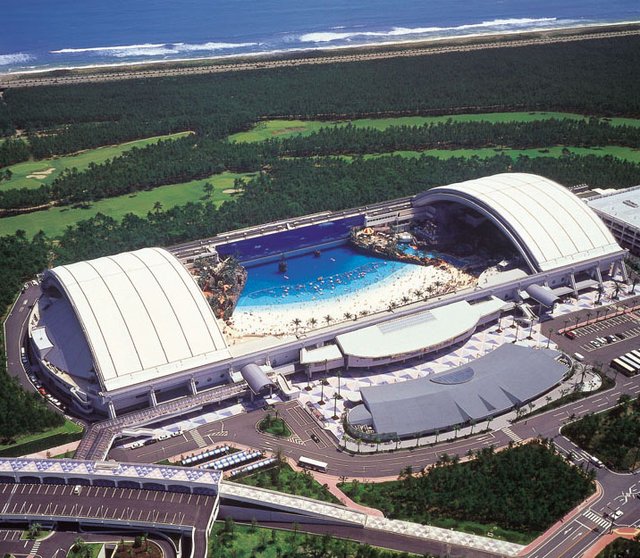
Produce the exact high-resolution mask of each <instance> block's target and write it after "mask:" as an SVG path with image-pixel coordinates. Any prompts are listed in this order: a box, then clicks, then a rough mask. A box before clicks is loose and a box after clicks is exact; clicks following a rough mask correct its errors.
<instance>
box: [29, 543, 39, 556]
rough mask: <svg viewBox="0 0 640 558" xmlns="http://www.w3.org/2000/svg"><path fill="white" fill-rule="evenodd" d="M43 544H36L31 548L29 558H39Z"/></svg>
mask: <svg viewBox="0 0 640 558" xmlns="http://www.w3.org/2000/svg"><path fill="white" fill-rule="evenodd" d="M41 544H42V541H36V542H34V543H33V546H32V547H31V550H30V551H29V554H28V556H27V558H35V557H36V556H38V549H39V548H40V545H41Z"/></svg>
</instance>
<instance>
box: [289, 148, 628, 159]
mask: <svg viewBox="0 0 640 558" xmlns="http://www.w3.org/2000/svg"><path fill="white" fill-rule="evenodd" d="M567 149H568V150H569V152H570V153H573V154H575V155H597V156H599V157H604V156H605V155H611V156H612V157H617V158H618V159H622V160H624V161H629V162H630V163H640V149H635V148H632V147H619V146H617V145H608V146H606V147H567ZM562 150H563V147H546V148H545V147H539V148H533V149H508V148H498V147H495V148H494V147H484V148H480V149H425V150H424V151H389V152H386V153H368V154H366V155H363V156H362V157H363V159H379V158H380V157H389V156H390V155H397V156H398V157H406V158H408V159H409V158H418V157H421V156H422V155H427V156H429V157H437V158H438V159H451V158H453V157H466V158H471V157H479V158H480V159H488V158H489V157H495V156H496V155H501V154H502V155H508V156H509V157H511V158H512V159H517V158H518V157H519V156H520V155H525V156H527V157H531V158H535V157H556V158H557V157H561V156H562ZM322 157H335V158H338V159H343V160H345V161H350V160H352V159H353V158H354V157H355V155H323V156H319V157H318V158H322ZM288 158H291V157H288Z"/></svg>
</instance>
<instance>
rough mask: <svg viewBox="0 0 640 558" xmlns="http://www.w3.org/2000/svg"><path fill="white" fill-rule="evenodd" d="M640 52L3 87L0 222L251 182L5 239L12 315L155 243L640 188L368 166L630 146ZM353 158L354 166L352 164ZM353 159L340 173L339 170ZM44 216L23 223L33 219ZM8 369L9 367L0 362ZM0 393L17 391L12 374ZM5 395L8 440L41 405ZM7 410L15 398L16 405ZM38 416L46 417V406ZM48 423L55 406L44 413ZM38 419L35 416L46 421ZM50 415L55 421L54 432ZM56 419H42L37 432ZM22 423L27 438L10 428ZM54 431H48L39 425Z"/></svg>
mask: <svg viewBox="0 0 640 558" xmlns="http://www.w3.org/2000/svg"><path fill="white" fill-rule="evenodd" d="M639 47H640V40H639V39H638V38H635V37H626V38H616V39H607V40H595V41H594V40H586V41H578V42H574V43H566V44H548V45H538V46H530V47H518V48H503V49H492V50H487V51H473V52H468V53H450V54H442V55H437V56H423V57H412V58H391V59H385V60H379V61H366V62H357V63H340V64H327V65H318V66H297V67H288V68H280V69H273V70H261V71H248V72H238V73H226V74H212V75H200V76H197V75H196V76H182V77H175V78H158V79H148V80H144V79H141V80H127V81H120V82H105V83H94V84H83V85H76V86H51V87H33V88H25V89H7V90H5V91H3V92H2V96H1V97H0V136H3V137H2V138H0V218H1V216H5V215H10V214H12V212H22V211H32V210H34V209H35V208H37V207H39V206H40V207H41V208H42V207H48V206H50V205H52V204H56V205H63V206H65V205H69V206H74V205H78V204H79V205H80V206H82V204H89V203H91V202H93V201H96V200H99V199H103V198H104V199H107V198H110V197H114V196H121V195H128V194H132V193H135V192H138V191H144V190H150V189H153V188H156V187H158V186H162V185H167V184H173V183H179V182H183V181H186V180H193V179H200V178H206V177H209V176H210V175H212V174H214V173H219V172H222V171H226V170H228V171H235V172H257V173H258V175H257V177H256V178H254V179H252V180H250V181H248V183H247V184H245V185H243V186H242V193H241V194H240V195H238V196H236V197H235V198H234V199H233V201H227V202H224V203H223V204H222V205H221V206H219V207H217V206H215V205H214V204H213V203H211V202H209V201H207V200H206V199H203V200H200V201H197V202H194V203H190V204H187V205H181V206H177V207H172V208H168V209H166V210H163V209H162V207H157V208H156V209H155V210H154V211H151V212H150V213H149V214H148V215H146V216H135V215H131V214H130V215H128V216H126V217H125V218H124V219H122V220H121V221H116V220H114V219H112V218H110V217H108V216H104V215H98V216H96V217H94V218H92V219H90V220H85V221H80V222H77V223H76V224H75V225H73V226H70V227H69V228H68V229H67V230H66V232H64V234H62V235H61V236H60V237H58V238H47V237H45V236H43V235H38V236H36V237H35V238H33V239H28V238H26V237H25V236H24V235H23V234H20V232H18V233H17V234H16V235H15V236H11V237H3V238H0V257H1V258H2V266H0V303H1V304H2V305H3V308H6V306H7V305H8V304H10V302H11V300H12V299H13V297H14V296H15V293H16V292H17V291H18V289H19V287H20V285H21V283H22V282H23V281H24V280H25V279H27V278H30V277H33V276H34V275H35V274H36V273H38V272H39V271H41V270H42V269H43V268H45V267H46V266H49V265H54V264H61V263H69V262H72V261H77V260H80V259H86V258H92V257H97V256H100V255H105V254H109V253H115V252H118V251H121V250H129V249H135V248H139V247H142V246H146V245H167V244H171V243H176V242H180V241H185V240H190V239H194V238H198V237H202V236H206V235H211V234H215V233H218V232H221V231H225V230H229V229H234V228H238V227H242V226H246V225H252V224H257V223H260V222H265V221H269V220H272V219H277V218H285V217H289V216H294V215H301V214H305V213H310V212H313V211H320V210H327V209H333V210H336V209H343V208H347V207H354V206H359V205H362V204H365V203H369V202H374V201H382V200H385V199H391V198H396V197H399V196H403V195H409V194H413V193H416V192H419V191H422V190H425V189H427V188H430V187H433V186H437V185H441V184H449V183H452V182H456V181H460V180H466V179H470V178H475V177H479V176H483V175H488V174H493V173H497V172H513V171H520V172H533V173H538V174H541V175H544V176H547V177H549V178H552V179H555V180H557V181H559V182H560V183H563V184H565V185H573V184H578V183H584V182H586V183H588V184H590V185H592V186H605V187H623V186H629V185H632V184H638V183H640V165H639V164H636V163H633V162H629V161H624V160H622V159H617V158H613V157H610V156H606V157H605V156H593V155H588V156H580V155H574V154H570V153H567V154H565V155H563V156H562V157H545V156H541V157H536V158H529V157H524V156H523V157H519V158H516V159H515V160H514V159H513V158H511V157H508V156H506V155H501V154H500V153H499V152H496V155H495V156H494V157H489V158H485V159H480V158H478V157H459V158H452V159H447V160H442V159H437V158H435V157H430V156H420V157H416V158H407V157H401V156H396V155H388V156H382V157H379V158H368V157H367V156H368V155H371V154H373V153H376V154H384V153H393V152H394V151H398V150H415V151H422V150H425V149H429V148H433V147H438V148H446V149H451V148H461V147H465V148H470V147H473V148H475V147H491V148H496V149H500V148H503V147H534V148H540V149H543V148H545V147H548V146H564V145H567V144H571V145H574V146H602V145H617V146H627V147H636V146H637V145H638V139H640V138H639V137H638V136H639V134H640V128H635V127H632V126H624V125H618V126H614V125H612V124H610V123H609V122H607V121H606V118H607V117H613V116H623V117H629V118H639V117H640V97H639V96H638V95H636V94H635V92H637V91H638V90H640V48H639ZM497 111H502V112H505V111H506V112H508V111H565V112H573V113H579V114H583V115H586V116H593V117H594V118H593V119H589V120H585V121H581V122H576V121H568V120H548V121H545V122H534V123H515V122H512V123H501V124H497V123H489V122H480V123H456V122H445V123H443V124H438V125H425V126H416V127H399V126H397V127H391V128H389V129H387V130H384V131H376V130H373V129H355V128H354V127H350V126H348V125H345V126H339V127H334V128H333V129H329V128H327V129H326V130H323V131H320V132H318V133H316V134H312V135H310V136H307V137H294V138H289V139H273V140H270V141H266V142H262V143H256V144H239V143H233V142H230V141H229V140H228V139H227V138H228V136H229V135H230V134H232V133H236V132H239V131H243V130H249V129H250V128H251V127H252V126H253V125H254V124H255V123H256V122H258V121H260V120H262V119H269V118H275V117H280V118H299V119H316V120H318V119H320V120H336V119H344V120H349V119H350V118H356V117H364V116H369V117H381V116H394V115H438V114H461V113H490V112H497ZM178 131H192V132H194V134H192V135H189V136H186V137H182V138H180V139H175V140H171V141H160V142H158V143H155V144H152V145H149V146H147V147H145V148H142V149H138V148H135V149H131V150H130V151H127V152H125V153H124V154H122V155H120V156H118V157H114V158H113V159H111V160H108V161H106V162H103V163H101V164H93V163H92V164H91V165H89V168H86V170H82V171H79V170H77V169H74V168H70V169H68V170H66V171H64V172H62V173H61V174H60V176H58V177H57V178H55V180H52V181H51V182H50V183H46V184H42V185H41V186H39V187H37V188H13V187H11V186H8V185H9V184H10V183H11V170H10V169H9V168H8V167H9V166H10V165H13V164H15V163H19V162H21V161H27V160H36V161H37V160H41V159H43V158H45V157H51V156H59V155H63V154H68V153H74V152H77V151H79V150H84V149H89V148H94V147H97V146H103V145H111V144H117V143H122V142H125V141H128V140H133V139H138V138H146V137H150V136H154V135H158V134H168V133H172V132H178ZM345 155H348V157H344V156H345ZM336 156H342V157H336ZM40 214H41V212H39V211H34V212H33V213H30V214H29V215H30V216H32V217H33V219H36V220H37V219H38V218H39V215H40ZM0 367H4V358H2V359H0ZM0 381H1V382H2V383H5V384H6V383H7V382H9V380H8V378H7V377H6V373H5V372H4V370H0ZM14 391H16V390H14V389H12V388H10V387H7V388H6V389H4V386H2V389H0V424H2V425H9V424H11V425H12V427H15V429H16V431H24V430H25V429H29V428H36V429H38V428H40V427H42V426H43V425H44V422H42V423H38V424H35V423H36V422H38V421H37V420H35V419H34V420H21V421H16V420H15V419H16V417H25V416H28V415H29V414H30V413H32V414H33V415H34V416H35V415H37V412H36V411H34V410H33V409H34V408H35V407H34V405H38V404H37V402H36V401H35V400H34V401H32V400H31V399H28V398H27V399H25V398H22V399H21V398H20V397H15V396H14V395H12V393H13V392H14ZM12 398H13V399H12ZM39 407H42V406H40V405H38V408H39ZM42 408H43V407H42ZM38 412H39V411H38ZM45 415H46V413H45V414H43V417H44V416H45ZM43 420H44V419H43ZM16 422H18V424H16ZM45 422H46V420H45Z"/></svg>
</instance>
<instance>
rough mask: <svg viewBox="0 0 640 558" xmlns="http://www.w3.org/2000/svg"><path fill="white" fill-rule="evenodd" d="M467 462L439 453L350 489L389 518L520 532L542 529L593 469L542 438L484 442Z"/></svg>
mask: <svg viewBox="0 0 640 558" xmlns="http://www.w3.org/2000/svg"><path fill="white" fill-rule="evenodd" d="M474 457H475V459H473V460H471V461H470V462H468V463H459V461H458V458H457V457H454V458H450V457H449V456H447V455H443V456H442V458H441V459H440V461H439V462H438V463H437V464H436V466H435V467H433V468H431V469H430V470H428V471H427V472H421V473H419V474H414V473H413V472H412V471H411V470H410V469H408V470H405V471H404V472H403V473H402V474H401V475H400V477H399V480H398V481H394V482H389V483H381V484H366V485H361V484H358V485H356V489H357V493H356V491H355V490H354V484H353V483H352V484H350V485H347V487H350V489H351V492H349V491H347V494H348V495H351V496H352V497H357V498H359V499H360V500H361V501H362V502H363V503H365V504H367V505H370V506H373V507H375V508H378V509H380V510H382V511H384V513H385V515H386V516H388V517H392V518H398V519H406V520H409V521H417V522H420V523H430V522H431V521H432V520H433V519H435V518H455V519H461V520H474V521H479V522H481V523H486V524H498V525H500V526H501V527H504V528H508V529H514V530H518V531H522V532H528V533H532V532H538V531H543V530H544V529H546V528H547V527H549V526H550V525H551V524H553V523H554V522H555V521H556V520H558V519H559V518H560V517H562V516H563V515H564V514H565V513H567V512H568V511H569V510H570V509H571V508H572V507H574V506H575V505H577V504H578V503H579V502H581V501H582V500H584V498H586V497H587V496H588V495H589V494H591V493H592V492H593V490H594V483H593V478H594V475H593V473H592V472H590V473H585V472H583V471H582V470H580V469H576V468H575V467H572V466H571V465H569V464H568V463H566V462H565V460H564V459H563V458H562V457H561V456H560V455H558V454H557V453H556V452H555V451H554V450H553V449H551V448H550V447H549V445H548V444H547V443H546V442H544V441H537V442H534V443H531V444H527V445H525V446H519V447H511V448H509V449H508V450H505V451H502V452H499V453H496V452H494V450H493V448H485V449H482V450H480V451H479V452H478V453H476V454H475V455H474Z"/></svg>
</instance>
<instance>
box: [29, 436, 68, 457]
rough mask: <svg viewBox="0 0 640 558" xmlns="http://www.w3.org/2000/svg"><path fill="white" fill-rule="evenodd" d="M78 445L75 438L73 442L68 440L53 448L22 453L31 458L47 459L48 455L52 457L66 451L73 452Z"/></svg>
mask: <svg viewBox="0 0 640 558" xmlns="http://www.w3.org/2000/svg"><path fill="white" fill-rule="evenodd" d="M79 445H80V440H76V441H75V442H69V443H68V444H63V445H61V446H56V447H55V448H49V449H47V450H43V451H38V452H36V453H30V454H29V455H24V456H23V457H28V458H32V459H49V458H50V457H54V456H56V455H60V454H63V453H66V452H71V453H73V452H74V451H76V449H78V446H79Z"/></svg>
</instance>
